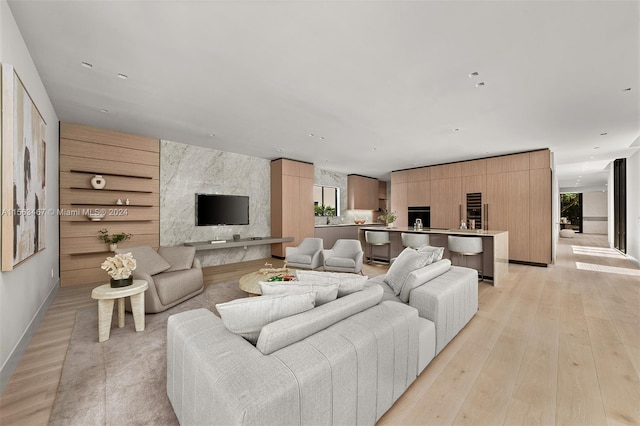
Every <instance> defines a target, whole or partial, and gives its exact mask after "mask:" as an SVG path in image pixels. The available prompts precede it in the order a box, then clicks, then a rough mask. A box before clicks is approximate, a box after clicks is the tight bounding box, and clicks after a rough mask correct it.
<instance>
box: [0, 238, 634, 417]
mask: <svg viewBox="0 0 640 426" xmlns="http://www.w3.org/2000/svg"><path fill="white" fill-rule="evenodd" d="M270 262H273V264H274V266H280V262H279V261H278V260H276V259H273V260H270ZM263 264H264V260H262V261H252V262H245V263H244V264H241V265H231V266H230V265H227V266H223V267H218V268H207V269H206V270H205V282H206V283H207V285H214V284H216V283H219V282H225V281H230V280H237V279H238V278H239V277H240V276H242V275H244V274H245V273H247V272H251V271H254V270H256V269H258V268H260V267H262V266H263ZM609 268H612V269H609ZM616 268H619V269H616ZM385 270H386V267H384V266H380V265H366V266H365V270H364V273H365V274H367V275H371V276H374V275H378V274H380V273H384V272H385ZM478 285H479V307H480V309H479V311H478V313H477V315H476V316H475V317H474V318H473V319H472V320H471V321H470V323H469V324H468V325H467V326H466V327H465V328H464V329H463V330H462V331H461V332H460V334H459V335H458V336H457V337H456V338H455V339H454V340H453V341H452V342H451V343H449V345H448V346H447V347H446V348H445V349H444V350H443V351H442V352H441V353H440V354H439V355H438V357H437V358H436V359H434V360H433V361H432V362H431V364H430V365H429V366H428V367H427V369H426V370H425V371H424V372H423V373H422V374H421V375H420V376H419V377H418V379H417V380H416V381H415V383H414V384H413V385H412V386H411V387H410V388H409V389H408V390H407V391H406V392H405V393H404V395H402V397H401V398H400V399H399V400H398V401H397V402H396V404H395V405H394V406H393V407H392V408H391V410H389V411H388V412H387V414H386V415H385V416H384V417H383V418H382V419H381V420H380V422H379V424H381V425H409V424H420V425H431V424H472V425H497V424H506V425H524V424H542V425H550V424H568V425H578V424H588V425H605V424H640V309H639V308H640V271H639V270H638V268H636V267H634V266H633V265H632V264H631V263H630V262H628V261H626V260H624V259H622V258H620V256H619V255H616V253H615V252H612V251H610V250H608V249H606V238H604V237H602V236H593V235H591V236H590V235H579V236H578V237H577V238H574V239H561V240H560V243H559V245H558V257H557V262H556V264H555V265H552V266H550V267H548V268H538V267H531V266H523V265H514V264H512V265H510V266H509V275H508V277H507V280H506V281H505V283H504V285H503V286H501V287H498V288H495V287H493V286H491V285H489V284H487V283H482V282H481V283H479V284H478ZM93 287H94V286H93V285H90V286H81V287H67V288H61V289H60V291H59V292H58V294H57V296H56V298H55V300H54V302H53V304H52V306H51V307H50V309H49V311H48V312H47V314H46V316H45V318H44V320H43V321H42V323H41V325H40V326H39V328H38V330H37V332H36V334H35V335H34V337H33V339H32V341H31V343H30V345H29V347H28V349H27V352H26V354H25V356H24V357H23V359H22V360H21V362H20V364H19V366H18V368H17V369H16V371H15V373H14V375H13V377H12V379H11V381H10V383H9V384H8V385H7V388H6V389H5V391H4V393H3V394H2V397H1V398H0V424H1V425H45V424H47V422H48V419H49V414H50V411H51V408H52V406H53V402H54V400H55V395H56V391H57V386H58V381H59V379H60V373H61V369H62V363H63V361H64V357H65V354H66V351H67V347H68V343H69V338H70V336H71V331H72V329H73V324H74V320H75V314H76V311H77V310H78V309H81V308H84V307H92V306H95V301H94V300H92V299H91V297H90V293H91V290H92V288H93ZM96 333H97V331H96Z"/></svg>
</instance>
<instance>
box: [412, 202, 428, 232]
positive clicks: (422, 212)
mask: <svg viewBox="0 0 640 426" xmlns="http://www.w3.org/2000/svg"><path fill="white" fill-rule="evenodd" d="M408 211H409V213H408V215H409V216H408V218H409V221H408V222H407V225H408V226H413V225H414V224H415V223H416V219H420V220H422V226H423V227H424V228H430V227H431V208H430V207H429V206H421V207H409V209H408Z"/></svg>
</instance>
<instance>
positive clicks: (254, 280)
mask: <svg viewBox="0 0 640 426" xmlns="http://www.w3.org/2000/svg"><path fill="white" fill-rule="evenodd" d="M288 273H289V272H287V271H280V272H266V273H265V272H260V271H257V272H252V273H250V274H247V275H243V276H242V277H241V278H240V285H239V287H240V290H242V291H244V292H245V293H249V296H260V295H261V294H262V291H261V290H260V281H268V280H269V278H271V277H275V276H278V275H286V274H288Z"/></svg>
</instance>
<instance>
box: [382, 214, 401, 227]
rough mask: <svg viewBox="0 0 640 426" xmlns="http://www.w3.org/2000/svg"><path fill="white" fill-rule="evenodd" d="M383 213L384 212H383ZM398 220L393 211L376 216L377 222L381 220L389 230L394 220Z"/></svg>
mask: <svg viewBox="0 0 640 426" xmlns="http://www.w3.org/2000/svg"><path fill="white" fill-rule="evenodd" d="M383 211H384V210H383ZM397 218H398V216H396V212H395V211H392V212H391V211H386V212H385V213H384V214H381V215H380V216H378V220H381V221H383V222H384V225H385V226H386V227H387V228H391V227H392V225H391V224H392V223H393V222H395V221H396V219H397Z"/></svg>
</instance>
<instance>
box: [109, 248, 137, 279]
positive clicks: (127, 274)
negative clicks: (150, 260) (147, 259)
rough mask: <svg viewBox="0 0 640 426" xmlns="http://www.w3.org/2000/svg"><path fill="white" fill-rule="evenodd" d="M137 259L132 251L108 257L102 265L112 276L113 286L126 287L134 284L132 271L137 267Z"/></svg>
mask: <svg viewBox="0 0 640 426" xmlns="http://www.w3.org/2000/svg"><path fill="white" fill-rule="evenodd" d="M136 266H137V265H136V260H135V259H134V258H133V255H132V254H131V253H120V254H116V255H115V256H113V257H107V260H105V261H104V262H102V265H100V267H101V268H102V269H104V270H105V271H107V274H109V276H110V277H111V287H126V286H128V285H131V284H133V275H131V273H132V271H133V270H134V269H136Z"/></svg>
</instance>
